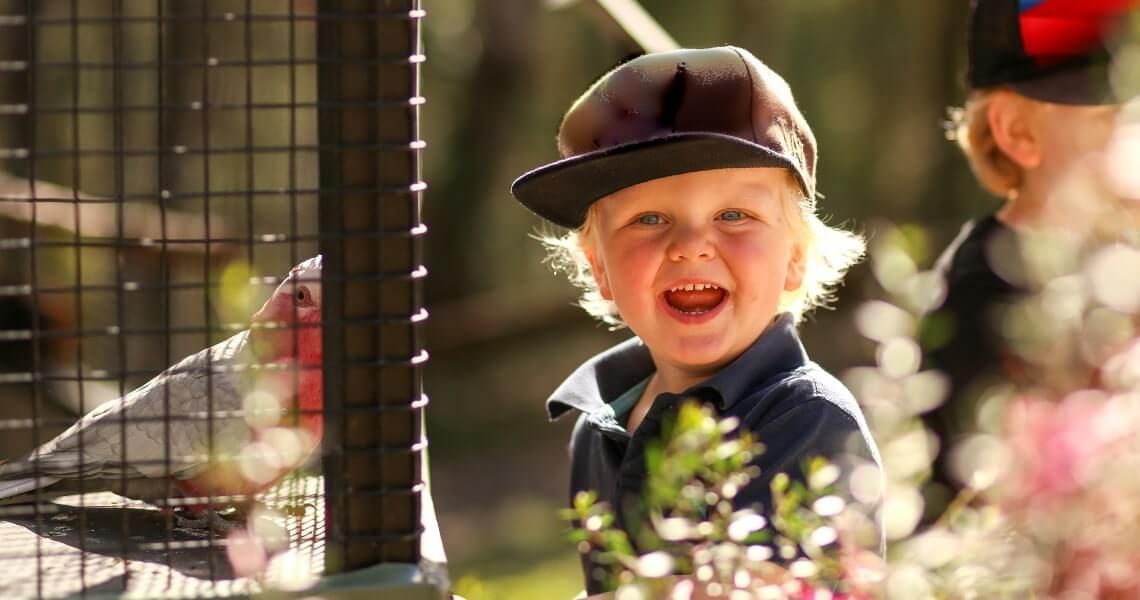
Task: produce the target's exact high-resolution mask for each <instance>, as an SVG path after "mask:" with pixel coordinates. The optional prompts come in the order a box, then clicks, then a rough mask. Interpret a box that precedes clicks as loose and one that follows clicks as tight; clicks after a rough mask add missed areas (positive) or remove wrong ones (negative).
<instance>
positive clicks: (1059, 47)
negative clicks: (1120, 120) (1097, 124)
mask: <svg viewBox="0 0 1140 600" xmlns="http://www.w3.org/2000/svg"><path fill="white" fill-rule="evenodd" d="M1138 8H1140V0H972V2H971V4H970V30H969V45H968V53H969V67H968V69H969V71H968V73H967V80H968V83H969V85H970V87H971V88H974V89H977V88H987V87H993V86H998V85H1008V86H1010V87H1012V88H1013V89H1014V90H1016V91H1017V92H1018V93H1021V94H1022V95H1025V96H1028V97H1030V98H1035V99H1037V100H1042V101H1045V102H1053V103H1059V104H1116V103H1121V102H1123V101H1126V100H1128V99H1129V98H1131V97H1133V96H1135V95H1136V93H1137V91H1140V90H1137V89H1135V87H1136V84H1137V81H1136V77H1135V76H1134V75H1135V74H1133V76H1123V77H1114V73H1113V68H1112V60H1111V59H1112V54H1113V51H1114V50H1115V49H1116V48H1117V47H1118V45H1119V44H1120V43H1121V42H1123V41H1125V40H1127V39H1128V38H1129V35H1128V34H1129V33H1131V31H1130V29H1131V28H1133V27H1137V26H1140V23H1136V22H1134V20H1135V18H1136V17H1137V12H1138V11H1137V9H1138Z"/></svg>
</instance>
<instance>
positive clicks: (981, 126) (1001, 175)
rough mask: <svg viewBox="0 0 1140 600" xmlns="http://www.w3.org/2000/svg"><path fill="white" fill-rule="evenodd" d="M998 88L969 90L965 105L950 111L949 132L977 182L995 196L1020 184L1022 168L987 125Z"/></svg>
mask: <svg viewBox="0 0 1140 600" xmlns="http://www.w3.org/2000/svg"><path fill="white" fill-rule="evenodd" d="M999 89H1002V88H988V89H982V90H975V91H973V92H971V93H970V95H969V97H968V98H967V99H966V105H965V106H964V107H963V108H960V109H956V110H954V111H952V112H951V119H952V120H951V124H950V126H951V129H950V132H951V134H952V137H953V139H954V141H956V142H957V143H958V146H959V147H960V148H961V149H962V152H963V153H964V154H965V155H966V160H967V161H968V162H969V163H970V170H971V171H973V172H974V176H975V177H977V178H978V182H979V183H981V184H982V186H983V187H985V188H986V189H987V190H989V192H990V193H992V194H994V195H995V196H999V197H1001V198H1008V197H1010V195H1011V193H1013V192H1015V191H1016V190H1018V189H1019V188H1020V187H1021V182H1022V178H1023V177H1024V171H1022V169H1021V167H1020V166H1019V165H1018V164H1017V163H1016V162H1014V161H1013V159H1011V158H1010V157H1009V156H1007V155H1006V154H1005V152H1003V151H1002V149H1001V148H1000V147H998V145H997V141H995V140H994V134H993V131H992V130H991V129H990V120H989V114H988V113H989V110H990V101H991V100H992V99H993V96H994V93H995V92H996V91H997V90H999Z"/></svg>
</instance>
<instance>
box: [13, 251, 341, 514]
mask: <svg viewBox="0 0 1140 600" xmlns="http://www.w3.org/2000/svg"><path fill="white" fill-rule="evenodd" d="M252 322H253V324H252V326H251V328H250V329H247V330H245V331H242V332H241V333H238V334H236V335H234V336H232V337H230V338H228V339H226V340H224V341H222V342H219V343H217V344H215V345H214V346H212V347H210V348H207V349H205V350H202V351H201V352H198V353H197V354H193V355H191V356H188V357H186V358H185V359H183V360H182V361H181V362H179V363H177V364H175V365H174V366H172V367H170V368H169V369H167V370H165V371H163V372H162V373H160V374H159V375H157V376H155V377H154V379H151V380H150V381H148V382H147V383H146V384H144V385H143V386H141V387H139V388H138V389H136V390H134V391H132V392H130V393H128V394H126V395H125V396H123V397H121V398H118V399H117V400H114V401H111V402H107V403H105V404H102V405H100V406H99V407H97V408H96V409H94V410H92V411H91V412H90V413H88V414H87V415H86V416H84V417H83V418H81V419H80V420H79V421H77V422H76V423H75V424H74V425H72V426H71V427H70V428H69V429H68V430H67V431H64V432H63V433H61V434H59V435H58V436H56V437H55V438H54V439H52V440H51V441H49V442H47V443H46V444H44V445H42V446H40V447H39V448H37V449H36V450H34V451H33V452H31V454H29V455H28V456H27V457H25V458H24V459H22V460H14V461H11V462H7V463H0V499H4V498H10V497H12V496H17V495H21V494H27V493H29V492H32V491H34V490H36V489H37V488H46V487H48V486H55V487H56V488H66V489H67V491H69V492H74V491H76V489H77V488H78V489H83V490H85V491H98V490H111V491H114V492H116V493H119V494H121V495H124V496H128V497H131V498H138V499H143V500H148V499H150V500H153V499H158V498H166V497H168V496H170V495H171V494H170V490H171V489H172V488H173V491H174V492H175V495H180V496H182V497H184V498H188V499H189V498H195V499H196V500H186V505H185V508H187V509H188V510H189V512H190V513H191V514H192V515H193V516H194V517H196V518H194V519H190V518H185V517H184V516H182V515H181V514H176V515H175V516H176V517H177V519H178V523H179V526H189V527H206V526H209V525H211V524H213V525H214V526H215V527H216V528H228V527H229V526H231V524H230V523H228V522H227V521H225V520H224V519H222V518H221V517H220V516H219V515H218V514H217V512H215V511H214V510H213V508H212V506H221V505H231V504H241V503H244V502H245V501H248V500H250V499H252V496H253V495H254V494H257V493H259V492H262V491H264V490H266V489H267V488H269V487H271V486H272V485H274V484H275V483H276V482H278V481H279V480H280V479H281V478H283V477H284V476H285V475H287V474H288V473H289V472H290V471H291V470H292V469H293V468H294V467H296V466H298V465H299V464H300V463H302V462H304V460H305V459H306V458H307V457H308V456H309V455H310V454H311V453H312V451H313V450H314V449H315V448H316V447H317V446H318V444H319V443H320V439H321V434H322V431H323V429H322V423H323V418H322V414H321V410H322V407H323V402H322V385H321V384H322V379H321V257H320V256H317V257H314V258H310V259H308V260H306V261H304V262H302V263H301V264H299V265H297V266H296V267H294V268H293V270H292V271H290V272H289V276H288V277H287V278H286V279H285V281H283V282H282V283H281V284H280V285H279V286H278V287H277V289H276V290H275V291H274V292H273V295H272V296H271V297H270V298H269V299H268V300H266V302H265V304H264V305H263V306H262V307H261V309H260V310H258V311H257V314H255V315H254V316H253V319H252ZM211 415H212V416H211ZM37 474H38V475H37ZM79 480H82V481H81V485H78V484H79V483H80V482H79ZM52 491H55V490H52ZM231 496H242V497H243V498H245V500H243V501H240V502H239V501H238V499H233V500H230V501H228V502H227V501H226V499H227V498H228V497H231ZM210 498H213V499H214V500H213V501H212V502H211V501H210V500H209V499H210Z"/></svg>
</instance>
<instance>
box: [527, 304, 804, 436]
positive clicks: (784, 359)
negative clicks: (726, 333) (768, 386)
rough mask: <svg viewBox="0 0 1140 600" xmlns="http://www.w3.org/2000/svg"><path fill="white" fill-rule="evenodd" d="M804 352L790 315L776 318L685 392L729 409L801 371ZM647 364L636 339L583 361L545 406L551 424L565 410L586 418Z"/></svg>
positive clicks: (647, 371)
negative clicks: (707, 394) (770, 382)
mask: <svg viewBox="0 0 1140 600" xmlns="http://www.w3.org/2000/svg"><path fill="white" fill-rule="evenodd" d="M807 362H808V357H807V352H806V351H805V350H804V347H803V344H801V343H800V338H799V335H798V334H797V333H796V326H795V321H794V320H793V319H792V315H791V314H790V313H781V314H780V315H778V316H777V317H776V319H775V320H774V321H773V322H772V324H771V325H769V326H768V328H767V329H765V330H764V332H763V333H761V334H760V336H759V337H757V338H756V341H755V342H753V343H752V345H751V346H749V347H748V349H747V350H745V351H744V353H743V354H741V355H740V356H739V357H737V358H736V360H734V361H732V362H731V363H729V364H728V365H727V366H726V367H724V368H723V369H721V370H720V371H718V372H717V373H716V374H715V375H713V376H712V377H710V378H708V379H707V380H705V381H704V382H702V383H699V384H697V385H695V386H693V387H692V388H690V389H689V390H687V391H686V393H685V395H690V394H696V393H699V392H700V391H702V390H708V391H711V392H714V394H712V395H713V396H715V397H716V399H717V400H718V404H719V406H720V409H721V410H728V409H730V408H732V406H733V405H734V404H736V403H737V402H738V401H740V400H741V399H743V398H745V397H747V396H748V394H749V392H751V391H754V390H755V389H757V388H758V387H760V385H761V384H762V383H763V382H764V381H766V380H767V379H769V378H770V377H772V376H773V375H776V374H778V373H784V372H787V371H791V370H794V369H796V368H799V367H802V366H804V365H805V364H807ZM653 371H654V366H653V359H652V358H651V357H650V356H649V350H648V349H647V348H646V347H645V344H643V343H642V342H641V340H640V339H639V338H636V337H634V338H630V339H628V340H625V341H623V342H621V343H619V344H617V345H615V346H613V347H612V348H610V349H608V350H606V351H604V352H602V353H601V354H598V355H597V356H594V357H593V358H591V359H589V360H587V361H586V362H585V363H584V364H583V365H582V366H580V367H578V369H577V370H575V371H574V372H573V373H572V374H571V375H570V376H569V377H567V378H566V381H563V382H562V385H560V386H558V389H556V390H554V393H553V394H551V396H550V398H549V399H547V401H546V411H547V413H548V414H549V416H550V418H551V420H553V419H557V418H558V417H560V416H562V415H563V414H565V413H566V412H567V411H568V410H570V409H571V408H574V409H577V410H579V411H582V412H584V413H587V414H589V413H592V412H594V411H596V410H598V409H600V408H601V407H602V406H604V405H605V404H606V402H608V401H610V400H613V399H614V398H617V397H618V396H620V395H621V394H622V393H623V392H625V391H626V390H628V389H629V388H631V387H633V386H634V385H637V384H638V383H639V382H640V381H641V380H643V379H645V378H646V377H649V376H650V375H652V374H653Z"/></svg>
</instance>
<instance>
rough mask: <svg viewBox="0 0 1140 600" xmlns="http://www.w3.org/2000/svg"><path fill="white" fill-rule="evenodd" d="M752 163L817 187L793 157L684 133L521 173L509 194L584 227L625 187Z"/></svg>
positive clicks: (558, 220) (726, 138)
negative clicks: (599, 205) (596, 208)
mask: <svg viewBox="0 0 1140 600" xmlns="http://www.w3.org/2000/svg"><path fill="white" fill-rule="evenodd" d="M748 167H777V168H786V169H789V170H791V172H792V173H794V174H795V175H796V179H797V180H798V181H799V182H800V187H801V188H802V189H803V191H804V194H806V195H810V194H812V193H813V190H811V189H809V188H808V186H807V185H806V183H805V180H804V176H803V174H802V173H800V172H799V170H798V169H797V168H796V163H794V162H793V161H792V160H791V159H790V158H788V157H786V156H783V155H781V154H778V153H776V152H773V151H772V150H770V149H768V148H766V147H764V146H761V145H759V144H754V143H752V142H749V141H747V140H743V139H741V138H738V137H735V136H731V135H724V134H717V133H708V132H684V133H674V134H670V135H665V136H661V137H657V138H652V139H649V140H645V141H640V142H634V143H629V144H622V145H619V146H612V147H609V148H604V149H602V150H597V151H594V152H589V153H586V154H580V155H578V156H572V157H570V158H565V159H562V160H559V161H556V162H553V163H550V164H548V165H544V166H542V167H539V168H537V169H535V170H533V171H530V172H528V173H525V174H523V175H522V176H521V177H519V178H518V179H516V180H515V182H514V183H513V184H511V193H512V194H514V196H515V198H517V199H518V201H519V202H521V203H522V204H523V205H524V206H526V207H527V208H529V209H530V210H531V211H532V212H534V213H535V214H537V215H538V216H540V217H542V218H544V219H546V220H548V221H550V222H552V223H554V224H555V225H561V226H562V227H568V228H571V229H574V228H578V227H581V226H582V223H583V222H584V221H585V219H586V211H587V209H589V207H590V205H591V204H593V203H594V202H596V201H597V200H598V199H600V198H602V197H603V196H608V195H609V194H612V193H614V192H617V191H619V190H623V189H625V188H627V187H630V186H634V185H637V184H639V183H645V182H646V181H651V180H653V179H660V178H662V177H670V176H673V175H681V174H683V173H691V172H694V171H708V170H712V169H734V168H748Z"/></svg>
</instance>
